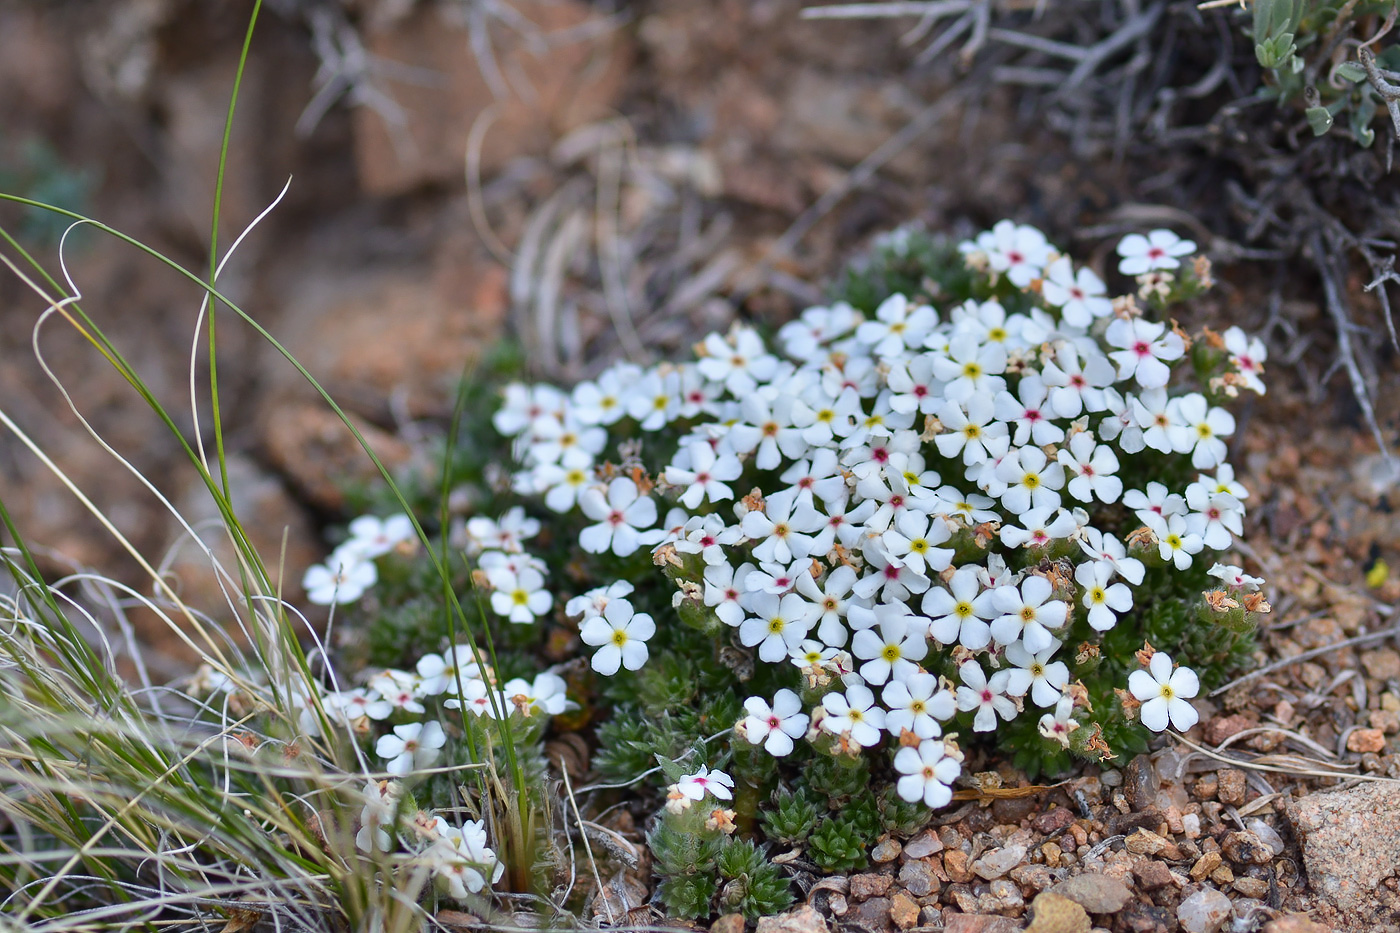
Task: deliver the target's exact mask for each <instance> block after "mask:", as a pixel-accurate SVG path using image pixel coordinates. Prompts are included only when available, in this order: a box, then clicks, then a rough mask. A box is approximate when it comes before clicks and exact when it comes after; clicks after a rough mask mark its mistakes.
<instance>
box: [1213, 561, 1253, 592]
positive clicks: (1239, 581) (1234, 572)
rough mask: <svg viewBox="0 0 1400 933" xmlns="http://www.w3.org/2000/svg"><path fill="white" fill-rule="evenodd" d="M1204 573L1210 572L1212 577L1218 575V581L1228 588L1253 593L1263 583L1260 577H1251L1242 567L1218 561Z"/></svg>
mask: <svg viewBox="0 0 1400 933" xmlns="http://www.w3.org/2000/svg"><path fill="white" fill-rule="evenodd" d="M1206 573H1208V574H1210V575H1211V576H1212V577H1219V578H1220V582H1221V583H1223V584H1225V585H1226V586H1228V587H1229V588H1230V589H1232V590H1239V591H1241V592H1245V593H1253V592H1254V591H1255V590H1257V589H1259V587H1260V586H1262V585H1263V584H1264V581H1263V579H1262V578H1260V577H1251V576H1250V575H1249V574H1247V573H1245V572H1244V569H1243V568H1242V567H1236V566H1235V565H1234V564H1219V563H1218V564H1216V565H1214V566H1213V567H1211V568H1210V569H1209V570H1207V571H1206Z"/></svg>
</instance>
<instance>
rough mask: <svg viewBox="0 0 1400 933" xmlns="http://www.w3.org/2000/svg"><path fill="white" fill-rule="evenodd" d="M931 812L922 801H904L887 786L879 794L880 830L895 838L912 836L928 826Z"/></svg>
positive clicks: (891, 786) (892, 787) (892, 788)
mask: <svg viewBox="0 0 1400 933" xmlns="http://www.w3.org/2000/svg"><path fill="white" fill-rule="evenodd" d="M932 818H933V811H932V810H930V809H929V808H928V807H926V806H924V803H923V801H922V800H905V799H904V798H903V797H900V796H899V794H898V793H897V792H896V791H895V788H894V785H892V784H891V785H888V786H886V787H885V789H884V790H882V791H881V792H880V828H881V829H882V830H884V831H885V832H887V833H893V834H894V835H896V836H912V835H914V834H915V833H917V832H918V831H919V830H921V829H923V828H924V827H925V826H927V825H928V822H929V820H930V819H932Z"/></svg>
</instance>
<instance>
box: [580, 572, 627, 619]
mask: <svg viewBox="0 0 1400 933" xmlns="http://www.w3.org/2000/svg"><path fill="white" fill-rule="evenodd" d="M631 594H632V584H630V583H628V582H627V581H626V580H618V581H617V582H616V583H610V584H608V585H607V586H598V587H594V588H593V589H591V590H589V591H588V592H587V593H584V594H583V595H581V596H575V597H574V598H573V599H571V600H569V601H568V602H567V603H565V604H564V611H565V612H566V613H568V614H569V616H570V617H573V616H582V617H584V618H588V617H591V616H596V615H602V612H603V610H604V609H606V608H608V601H609V600H613V599H621V598H622V597H624V596H630V595H631Z"/></svg>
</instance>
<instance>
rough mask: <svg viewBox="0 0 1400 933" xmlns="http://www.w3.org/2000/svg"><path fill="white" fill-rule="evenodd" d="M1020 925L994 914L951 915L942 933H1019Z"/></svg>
mask: <svg viewBox="0 0 1400 933" xmlns="http://www.w3.org/2000/svg"><path fill="white" fill-rule="evenodd" d="M1020 931H1021V924H1020V922H1019V921H1017V920H1012V919H1011V918H1010V917H998V916H997V915H996V914H953V915H952V916H951V917H948V918H947V919H946V920H945V922H944V926H943V933H1020Z"/></svg>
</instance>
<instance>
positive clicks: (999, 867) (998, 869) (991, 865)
mask: <svg viewBox="0 0 1400 933" xmlns="http://www.w3.org/2000/svg"><path fill="white" fill-rule="evenodd" d="M1025 860H1026V847H1025V846H1022V845H1013V846H1006V847H1004V848H1001V849H992V850H991V851H990V852H987V853H985V854H984V855H983V856H982V857H981V858H979V859H978V860H977V861H975V862H973V863H972V870H973V871H974V872H975V873H976V874H977V875H979V876H980V877H982V878H983V879H985V880H987V881H992V880H994V879H996V878H1001V877H1004V876H1005V875H1006V873H1007V872H1009V871H1010V870H1011V869H1013V868H1015V867H1016V866H1017V865H1020V864H1021V863H1022V862H1024V861H1025Z"/></svg>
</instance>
